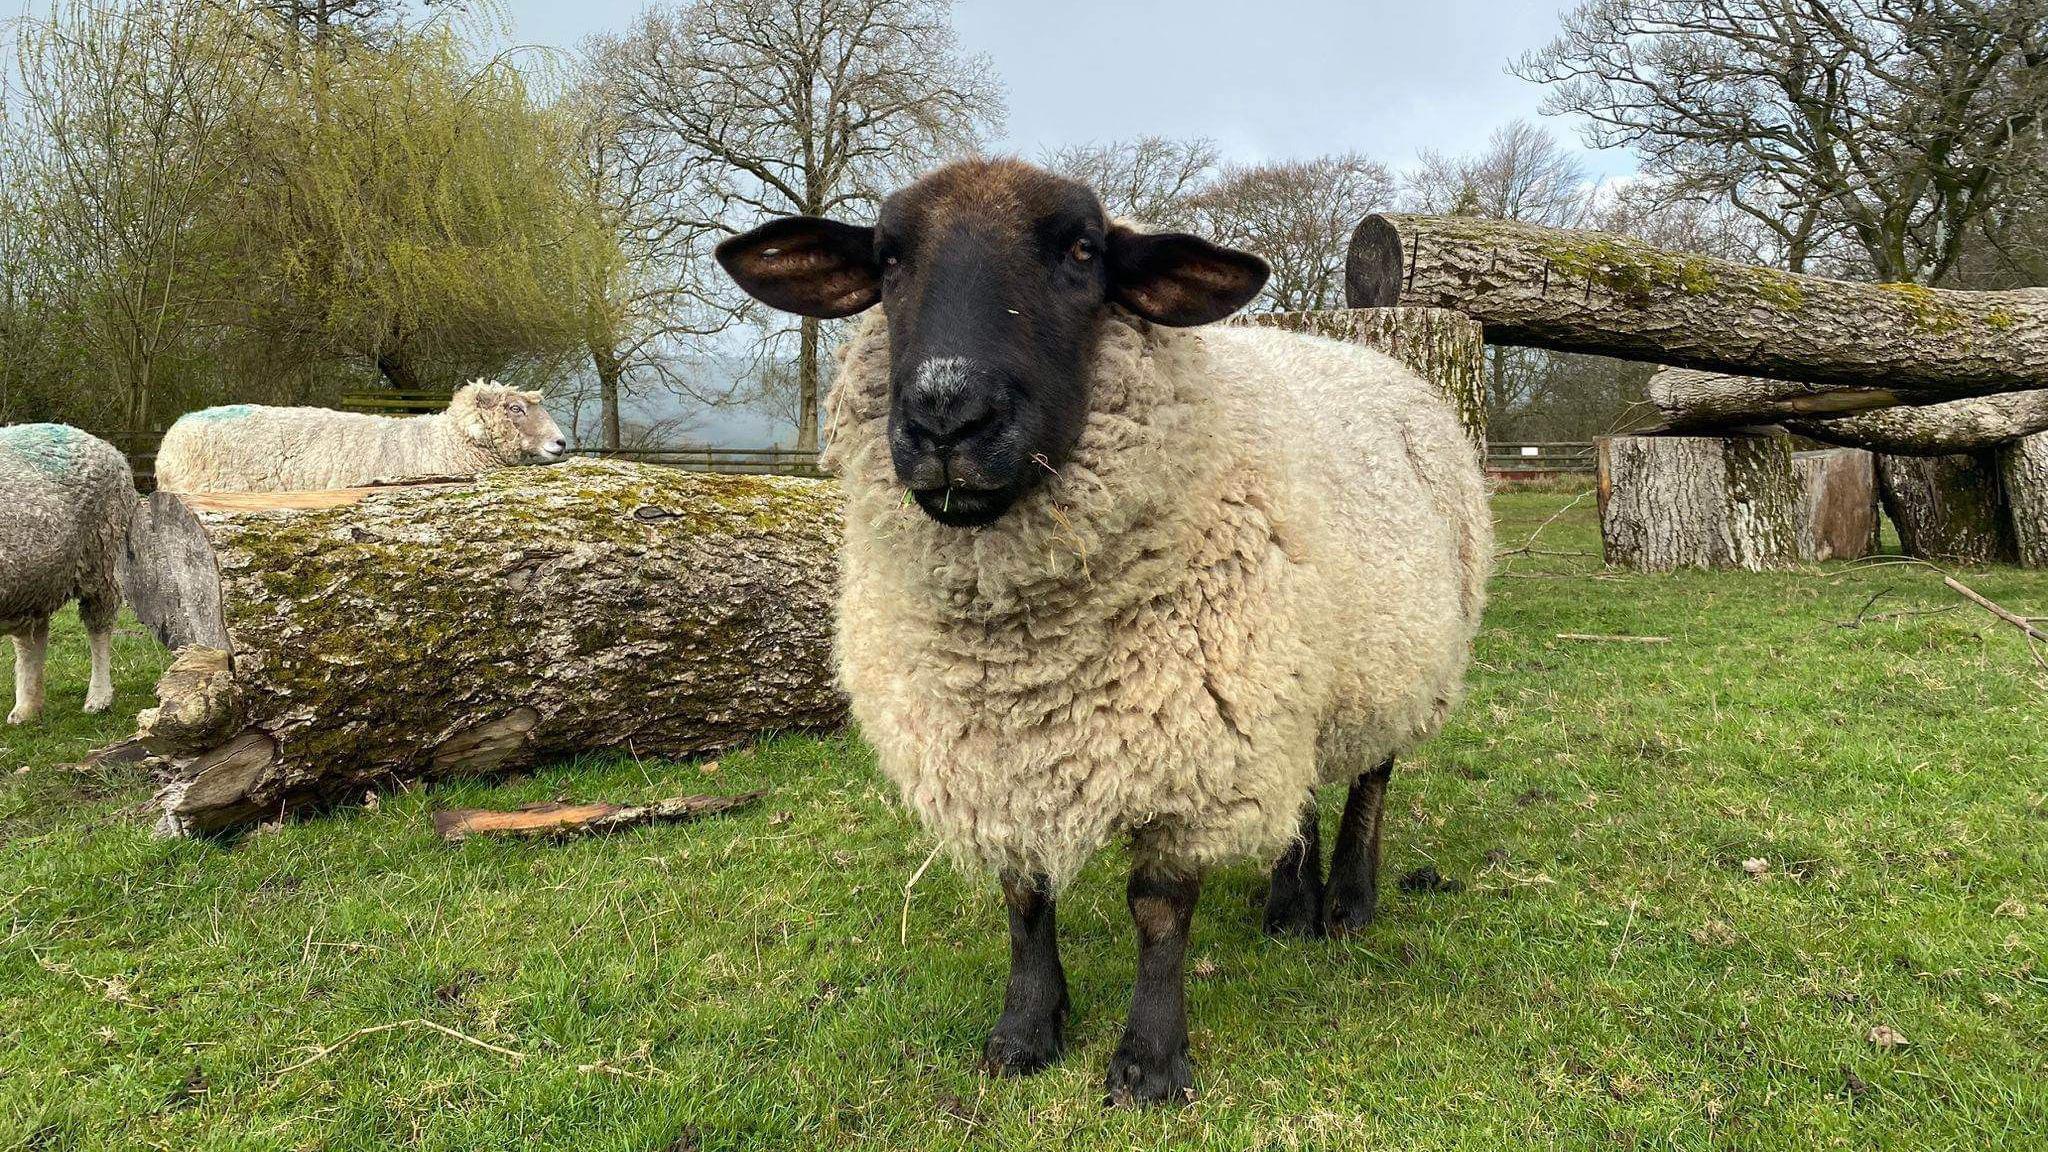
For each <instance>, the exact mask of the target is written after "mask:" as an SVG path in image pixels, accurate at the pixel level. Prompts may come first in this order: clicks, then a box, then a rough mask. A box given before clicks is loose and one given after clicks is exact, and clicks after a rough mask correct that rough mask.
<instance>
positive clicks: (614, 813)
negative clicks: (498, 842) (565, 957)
mask: <svg viewBox="0 0 2048 1152" xmlns="http://www.w3.org/2000/svg"><path fill="white" fill-rule="evenodd" d="M767 794H768V793H767V792H766V791H754V792H748V793H745V794H744V795H740V796H671V797H669V798H668V799H666V800H658V801H656V802H654V803H652V804H639V805H626V804H606V803H596V804H562V803H558V802H550V803H546V804H529V805H527V806H526V807H524V808H520V809H518V810H517V811H513V812H497V811H492V810H490V809H487V808H453V809H450V810H448V811H446V812H436V813H434V831H436V832H437V833H439V834H440V836H441V839H442V840H444V841H446V842H447V843H450V844H455V843H459V842H461V841H463V840H467V839H469V838H470V837H471V836H576V835H584V834H589V833H596V832H611V831H615V830H617V829H620V828H631V827H633V826H635V825H639V824H668V823H676V822H679V821H683V820H695V819H696V818H698V817H700V816H713V815H716V814H718V813H720V812H730V811H732V810H734V809H736V808H744V807H746V806H747V805H749V804H752V803H753V802H754V801H756V800H759V799H760V798H761V797H763V796H766V795H767Z"/></svg>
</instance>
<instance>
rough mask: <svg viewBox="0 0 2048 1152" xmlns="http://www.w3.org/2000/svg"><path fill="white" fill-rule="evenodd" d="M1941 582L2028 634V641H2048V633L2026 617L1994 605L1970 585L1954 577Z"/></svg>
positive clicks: (1942, 579)
mask: <svg viewBox="0 0 2048 1152" xmlns="http://www.w3.org/2000/svg"><path fill="white" fill-rule="evenodd" d="M1941 582H1942V583H1943V584H1946V585H1948V586H1949V587H1950V588H1952V589H1954V590H1955V591H1956V592H1957V593H1959V594H1960V595H1961V596H1962V597H1963V599H1965V600H1968V601H1969V602H1970V603H1972V604H1975V605H1976V606H1977V607H1979V608H1982V609H1983V610H1985V611H1986V612H1989V613H1991V614H1992V615H1993V616H1996V617H1998V618H1999V619H2000V620H2003V621H2005V622H2006V623H2007V624H2010V625H2012V626H2013V627H2015V628H2017V629H2019V630H2020V631H2021V632H2024V633H2026V636H2027V639H2029V640H2048V632H2043V631H2041V630H2040V629H2039V628H2036V627H2034V626H2033V625H2032V624H2029V623H2027V621H2026V618H2025V617H2023V616H2019V615H2016V614H2014V613H2012V612H2010V611H2008V610H2007V609H2005V608H2003V607H2001V606H2000V605H1998V604H1996V603H1993V602H1992V601H1991V600H1989V599H1986V598H1985V596H1984V594H1983V593H1981V592H1979V591H1977V590H1976V589H1975V588H1972V587H1970V586H1969V585H1968V584H1965V583H1963V582H1962V581H1961V580H1958V579H1956V578H1955V577H1953V576H1943V577H1942V578H1941ZM2037 658H2038V657H2037Z"/></svg>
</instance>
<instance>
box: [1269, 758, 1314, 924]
mask: <svg viewBox="0 0 2048 1152" xmlns="http://www.w3.org/2000/svg"><path fill="white" fill-rule="evenodd" d="M1266 934H1267V935H1268V936H1311V937H1313V936H1321V935H1322V934H1323V816H1322V812H1321V810H1320V809H1318V808H1317V807H1316V795H1315V793H1314V792H1310V793H1309V795H1308V804H1307V805H1306V806H1305V807H1303V808H1302V810H1301V831H1300V832H1299V833H1297V834H1296V835H1295V837H1294V843H1292V844H1289V845H1288V846H1287V851H1286V852H1284V853H1282V854H1281V856H1280V862H1279V863H1277V864H1275V865H1273V879H1272V882H1271V883H1270V884H1268V885H1267V887H1266Z"/></svg>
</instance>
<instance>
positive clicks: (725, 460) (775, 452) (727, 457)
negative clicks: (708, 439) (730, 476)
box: [570, 447, 822, 476]
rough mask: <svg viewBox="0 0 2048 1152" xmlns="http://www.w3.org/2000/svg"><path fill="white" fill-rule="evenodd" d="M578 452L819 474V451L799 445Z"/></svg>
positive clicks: (578, 451) (695, 466)
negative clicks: (797, 446) (789, 446)
mask: <svg viewBox="0 0 2048 1152" xmlns="http://www.w3.org/2000/svg"><path fill="white" fill-rule="evenodd" d="M570 451H571V452H572V453H573V454H574V455H577V456H590V457H595V458H597V459H600V460H631V461H634V462H636V463H641V464H659V465H662V466H663V467H667V468H682V469H685V470H687V471H691V472H726V473H737V474H740V475H746V476H818V475H822V473H820V472H819V471H818V454H817V452H816V451H813V450H808V449H797V448H711V447H684V448H573V449H571V450H570Z"/></svg>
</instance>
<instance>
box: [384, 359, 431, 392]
mask: <svg viewBox="0 0 2048 1152" xmlns="http://www.w3.org/2000/svg"><path fill="white" fill-rule="evenodd" d="M377 371H378V372H379V373H380V374H382V375H383V377H384V379H385V380H386V381H387V382H389V383H390V385H391V386H392V387H393V388H395V389H397V390H398V391H400V392H418V391H421V390H422V389H421V386H420V377H419V373H417V372H415V371H413V367H412V363H411V362H410V361H408V360H407V359H406V358H405V356H404V354H403V353H399V352H379V353H377Z"/></svg>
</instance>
